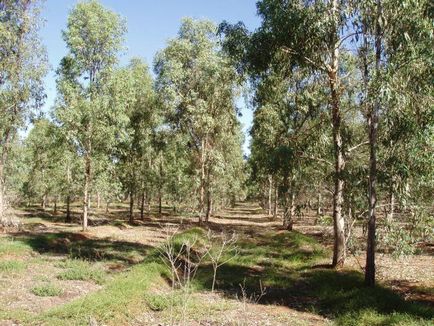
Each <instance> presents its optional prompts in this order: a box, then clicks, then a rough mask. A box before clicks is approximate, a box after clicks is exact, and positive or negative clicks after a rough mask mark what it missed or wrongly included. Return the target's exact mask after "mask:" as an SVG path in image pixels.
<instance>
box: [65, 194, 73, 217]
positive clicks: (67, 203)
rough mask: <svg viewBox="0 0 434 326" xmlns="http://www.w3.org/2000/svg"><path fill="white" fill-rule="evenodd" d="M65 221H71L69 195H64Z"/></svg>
mask: <svg viewBox="0 0 434 326" xmlns="http://www.w3.org/2000/svg"><path fill="white" fill-rule="evenodd" d="M65 222H66V223H72V219H71V196H70V195H68V196H66V218H65Z"/></svg>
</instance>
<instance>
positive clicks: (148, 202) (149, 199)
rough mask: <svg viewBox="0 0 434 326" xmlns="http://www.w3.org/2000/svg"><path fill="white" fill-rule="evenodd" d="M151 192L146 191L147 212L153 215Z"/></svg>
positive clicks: (149, 215)
mask: <svg viewBox="0 0 434 326" xmlns="http://www.w3.org/2000/svg"><path fill="white" fill-rule="evenodd" d="M151 200H152V198H151V194H149V192H148V191H147V192H146V213H147V214H148V217H151Z"/></svg>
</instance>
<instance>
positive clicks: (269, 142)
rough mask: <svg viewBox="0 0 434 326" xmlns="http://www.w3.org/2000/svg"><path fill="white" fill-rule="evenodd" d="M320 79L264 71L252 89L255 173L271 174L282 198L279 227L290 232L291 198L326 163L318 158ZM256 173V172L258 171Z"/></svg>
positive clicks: (299, 73) (322, 122)
mask: <svg viewBox="0 0 434 326" xmlns="http://www.w3.org/2000/svg"><path fill="white" fill-rule="evenodd" d="M323 85H324V79H323V78H322V77H321V76H320V75H311V74H310V73H309V71H307V70H305V69H300V68H299V67H298V68H297V67H294V68H292V69H291V70H290V71H285V69H284V68H283V69H276V70H275V71H269V72H268V75H267V77H264V78H262V80H261V82H260V83H259V84H258V85H257V90H256V96H255V101H256V106H257V110H256V111H255V115H254V125H253V128H252V139H253V142H252V157H251V160H252V161H253V166H254V167H255V170H256V174H258V173H257V172H259V171H261V170H262V171H263V172H262V174H263V175H264V176H267V175H272V176H273V178H274V180H275V183H276V186H277V188H278V195H277V196H278V197H280V198H281V199H282V205H283V211H284V213H283V224H284V227H285V228H287V229H288V230H291V229H292V224H293V217H294V215H295V207H296V200H297V199H298V198H297V197H299V196H300V195H301V193H302V192H303V191H304V192H305V191H306V188H307V187H306V186H307V185H309V184H310V178H309V176H310V174H312V173H313V170H314V169H311V167H312V166H313V165H315V170H319V169H318V166H320V165H326V167H328V165H329V164H330V162H329V161H328V160H327V159H324V158H322V157H321V156H322V155H321V156H320V155H319V154H321V148H327V146H324V143H323V142H322V136H323V135H324V132H323V128H325V125H326V124H327V122H328V119H327V115H326V114H325V110H326V107H325V105H324V96H325V94H324V92H323ZM259 175H261V172H259Z"/></svg>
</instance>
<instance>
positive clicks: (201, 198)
mask: <svg viewBox="0 0 434 326" xmlns="http://www.w3.org/2000/svg"><path fill="white" fill-rule="evenodd" d="M204 207H205V140H204V139H203V140H202V144H201V152H200V189H199V224H202V216H203V211H204Z"/></svg>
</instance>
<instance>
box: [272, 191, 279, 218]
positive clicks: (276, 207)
mask: <svg viewBox="0 0 434 326" xmlns="http://www.w3.org/2000/svg"><path fill="white" fill-rule="evenodd" d="M278 210H279V187H277V184H275V185H274V206H273V218H274V219H277V213H278Z"/></svg>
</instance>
